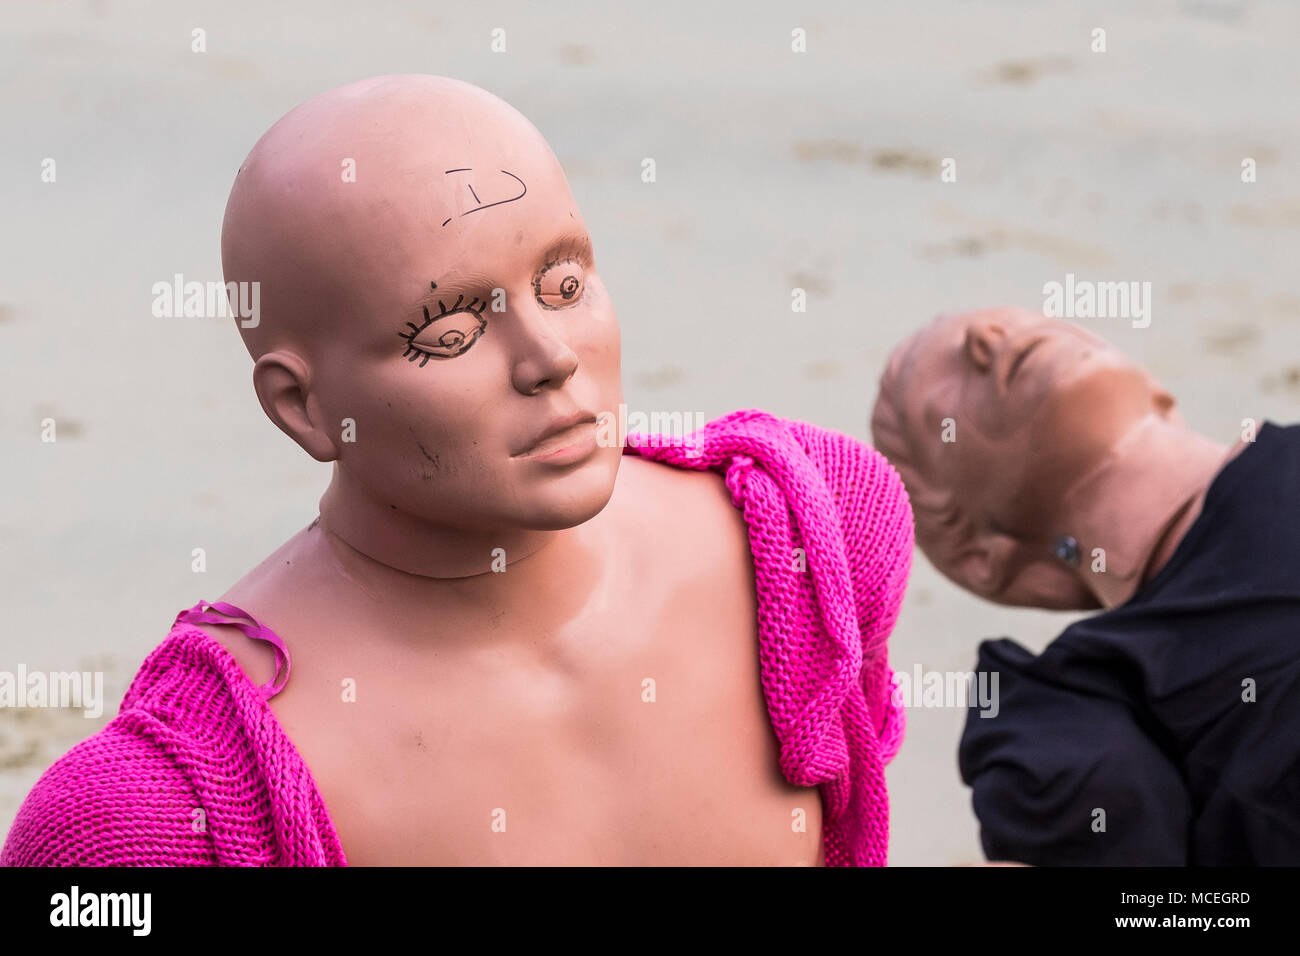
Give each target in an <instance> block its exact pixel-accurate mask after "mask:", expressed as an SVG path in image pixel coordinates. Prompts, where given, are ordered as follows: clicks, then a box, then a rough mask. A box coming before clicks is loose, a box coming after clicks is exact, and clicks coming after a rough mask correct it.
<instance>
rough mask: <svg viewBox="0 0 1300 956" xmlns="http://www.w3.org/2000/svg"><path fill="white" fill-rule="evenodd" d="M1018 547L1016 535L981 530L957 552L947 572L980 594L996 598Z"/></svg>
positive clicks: (962, 584)
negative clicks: (950, 570) (949, 570)
mask: <svg viewBox="0 0 1300 956" xmlns="http://www.w3.org/2000/svg"><path fill="white" fill-rule="evenodd" d="M1019 547H1020V545H1019V543H1018V542H1017V541H1016V539H1015V538H1013V537H1011V536H1010V535H1008V534H1003V533H1002V532H1000V531H981V532H979V533H978V534H976V536H975V540H974V541H972V542H971V543H970V544H968V545H967V546H966V547H965V548H963V549H962V552H961V553H960V554H959V555H958V556H957V559H956V561H954V562H953V567H952V575H951V576H952V578H953V579H954V580H955V581H956V582H957V583H958V584H960V585H961V586H962V587H964V588H968V589H969V590H971V591H974V592H975V593H976V594H978V595H980V597H983V598H987V599H988V600H990V601H999V600H1001V598H1000V595H1001V593H1002V591H1003V588H1004V587H1005V586H1006V581H1007V577H1008V574H1009V572H1010V570H1011V562H1012V560H1013V559H1014V556H1015V553H1016V550H1017V549H1018V548H1019Z"/></svg>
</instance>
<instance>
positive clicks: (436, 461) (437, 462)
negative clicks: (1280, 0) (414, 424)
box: [415, 438, 442, 478]
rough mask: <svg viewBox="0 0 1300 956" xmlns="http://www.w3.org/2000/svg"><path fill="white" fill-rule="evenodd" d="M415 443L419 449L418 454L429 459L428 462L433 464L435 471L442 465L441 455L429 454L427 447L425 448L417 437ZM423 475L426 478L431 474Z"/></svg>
mask: <svg viewBox="0 0 1300 956" xmlns="http://www.w3.org/2000/svg"><path fill="white" fill-rule="evenodd" d="M415 445H416V447H417V448H419V449H420V454H421V455H423V456H424V457H425V458H427V459H428V460H429V463H430V464H432V465H433V469H434V471H437V470H438V469H439V468H441V467H442V465H441V456H439V455H431V454H429V449H427V448H425V447H424V443H423V442H421V441H420V440H419V439H418V438H417V439H416V440H415ZM425 477H426V478H428V477H432V476H430V475H426V476H425Z"/></svg>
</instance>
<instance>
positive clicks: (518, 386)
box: [511, 316, 578, 395]
mask: <svg viewBox="0 0 1300 956" xmlns="http://www.w3.org/2000/svg"><path fill="white" fill-rule="evenodd" d="M519 348H520V353H519V358H518V359H517V360H516V362H515V365H514V369H513V371H512V373H511V377H512V381H513V385H514V387H515V390H516V391H518V392H520V393H521V394H524V395H536V394H537V393H538V392H540V391H541V390H542V389H544V388H560V387H561V386H563V385H564V383H565V382H567V381H568V380H569V379H571V378H572V377H573V373H574V372H576V371H577V370H578V356H577V353H576V352H574V351H573V349H571V348H569V345H568V343H566V342H565V341H564V340H563V339H562V338H560V337H559V336H558V335H556V334H555V332H554V331H553V330H552V329H551V328H550V327H549V323H548V322H547V321H546V319H544V318H542V317H540V316H535V317H533V318H531V320H530V321H528V323H527V329H526V331H525V334H523V335H522V336H521V338H520V341H519Z"/></svg>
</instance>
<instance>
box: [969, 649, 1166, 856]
mask: <svg viewBox="0 0 1300 956" xmlns="http://www.w3.org/2000/svg"><path fill="white" fill-rule="evenodd" d="M1036 661H1037V659H1036V658H1035V657H1034V656H1033V655H1032V654H1030V653H1029V651H1027V650H1025V649H1024V648H1023V647H1020V646H1019V645H1018V644H1015V643H1014V642H1012V641H1007V640H1002V641H986V642H984V643H983V644H981V645H980V649H979V664H978V668H977V678H978V673H979V672H985V673H987V674H988V677H986V678H984V679H985V680H986V681H988V685H987V686H988V687H989V688H991V689H992V688H995V689H996V694H995V700H996V707H993V706H986V707H984V708H983V713H985V714H987V716H982V711H981V707H980V705H979V701H978V698H977V696H976V695H971V697H972V699H971V707H970V710H969V711H968V713H967V716H966V729H965V732H964V733H963V734H962V738H961V745H960V749H959V755H958V765H959V768H960V770H961V777H962V781H963V782H964V783H966V784H967V785H968V786H969V787H971V788H972V802H973V804H974V808H975V815H976V816H977V817H978V818H979V821H980V839H981V842H982V843H983V846H984V853H985V855H986V856H987V857H988V858H989V859H990V860H1007V861H1017V862H1021V863H1031V864H1034V865H1036V866H1089V865H1110V866H1185V865H1187V863H1188V854H1189V839H1188V835H1189V832H1190V826H1191V818H1192V807H1191V799H1190V796H1189V794H1188V791H1187V788H1186V786H1185V785H1184V783H1183V780H1182V776H1181V774H1180V773H1179V772H1178V770H1177V768H1176V767H1175V766H1174V765H1173V764H1172V763H1171V762H1170V760H1169V758H1168V756H1167V755H1166V754H1165V752H1164V751H1163V750H1161V748H1160V747H1159V746H1158V745H1157V744H1156V743H1155V741H1153V740H1152V739H1151V738H1150V737H1148V736H1147V735H1146V734H1145V733H1144V732H1143V731H1142V729H1141V727H1140V726H1139V725H1138V723H1137V721H1136V720H1135V719H1134V713H1133V710H1132V709H1131V707H1130V706H1129V705H1128V704H1127V703H1126V702H1125V701H1124V699H1123V697H1122V696H1119V695H1117V696H1115V697H1110V696H1103V695H1098V694H1094V693H1082V692H1080V691H1078V690H1076V689H1073V688H1070V687H1068V686H1065V685H1063V684H1060V683H1056V682H1052V681H1049V680H1046V679H1044V678H1042V677H1041V676H1039V675H1038V674H1036V673H1035V667H1034V664H1035V662H1036ZM1054 663H1055V665H1056V666H1058V667H1059V665H1060V663H1061V662H1060V661H1059V660H1058V661H1055V662H1054ZM994 675H996V684H995V683H994Z"/></svg>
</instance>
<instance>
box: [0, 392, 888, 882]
mask: <svg viewBox="0 0 1300 956" xmlns="http://www.w3.org/2000/svg"><path fill="white" fill-rule="evenodd" d="M656 439H657V436H654V435H637V434H634V435H629V436H628V440H627V448H626V449H625V452H624V453H625V454H636V455H641V456H643V457H646V458H651V459H654V460H657V461H662V462H666V463H668V464H670V465H675V466H677V467H681V468H692V469H697V470H703V469H713V470H715V471H718V472H720V473H722V474H723V475H724V476H725V480H726V484H727V487H728V489H730V491H731V495H732V499H733V501H734V502H735V504H736V506H737V507H738V508H739V509H740V510H741V511H742V513H743V514H744V517H745V520H746V522H747V524H748V526H749V540H750V548H751V551H752V553H753V558H754V569H755V574H756V578H757V601H758V621H759V641H758V645H759V646H758V652H759V658H760V664H761V670H762V679H763V689H764V692H765V694H766V698H767V707H768V713H769V714H770V716H771V720H772V727H773V730H774V731H775V733H776V736H777V739H778V741H779V743H780V755H781V757H780V760H781V770H782V772H783V773H784V774H785V777H786V779H787V780H789V781H790V782H791V783H793V784H796V785H799V786H818V787H819V788H820V789H821V793H822V797H823V803H824V808H825V812H824V814H823V823H822V838H823V842H824V845H825V851H826V864H827V865H828V866H844V865H883V864H884V863H885V856H886V851H887V847H888V839H889V803H888V798H887V795H886V793H885V764H886V763H887V762H888V761H889V760H890V759H891V758H892V757H893V756H894V754H895V753H896V752H897V750H898V747H899V744H900V743H901V742H902V736H903V710H902V709H901V707H899V706H898V705H897V704H896V703H895V702H894V697H893V695H892V694H891V692H890V691H891V689H892V685H891V677H892V674H893V672H892V670H891V669H890V667H889V663H888V659H887V655H886V640H887V638H888V636H889V632H890V630H891V629H892V628H893V625H894V620H895V618H896V617H897V615H898V609H899V604H900V602H901V601H902V597H903V590H904V587H905V586H906V582H907V576H908V572H909V570H910V566H911V555H912V513H911V508H910V506H909V504H908V501H907V495H906V493H905V492H904V490H903V485H902V482H901V481H900V480H899V478H898V475H897V474H896V473H895V472H894V470H893V469H892V468H891V467H890V466H889V464H888V463H887V462H886V461H885V459H884V458H883V457H882V456H881V455H880V454H879V453H877V452H876V451H874V450H873V449H871V448H869V447H867V446H865V445H863V444H861V443H859V442H857V441H855V440H854V439H852V438H849V437H848V436H846V435H842V434H839V433H838V432H833V431H829V430H826V429H822V428H818V427H816V426H813V425H809V424H807V423H805V422H799V421H793V420H787V419H780V418H776V417H774V416H772V415H769V414H768V413H766V412H762V411H757V410H748V411H738V412H733V413H732V414H730V415H727V416H725V417H723V418H719V419H716V420H714V421H712V422H710V423H709V424H708V425H706V426H705V427H704V428H703V429H702V430H700V431H699V432H696V433H695V434H694V436H693V439H694V444H693V446H683V444H681V443H678V444H676V445H673V444H666V443H663V442H659V441H657V440H656ZM207 606H208V605H206V603H204V602H200V604H199V605H196V606H195V607H194V608H191V609H190V610H189V611H186V612H182V614H181V615H178V618H177V622H176V624H175V625H174V626H173V627H172V630H171V632H170V633H169V634H168V636H167V638H166V640H164V641H163V642H162V644H160V645H159V646H158V647H157V648H156V649H155V650H154V651H153V652H152V653H151V654H150V655H149V657H148V658H147V659H146V660H145V662H144V664H143V665H142V666H141V668H140V671H139V672H138V673H137V674H136V676H135V679H134V680H133V681H132V683H131V686H130V688H129V689H128V690H127V692H126V696H125V697H124V698H123V700H122V706H121V708H120V710H119V712H118V715H117V717H116V718H114V719H113V720H112V721H111V722H110V723H109V724H108V726H106V727H105V728H104V729H103V730H102V731H100V732H99V733H98V734H96V735H94V736H93V737H91V738H89V739H88V740H85V741H83V742H82V743H80V744H78V745H77V746H75V747H73V748H72V749H71V750H70V751H68V753H67V754H65V755H64V756H63V757H62V758H60V759H59V760H58V761H57V762H56V763H55V764H54V766H52V767H51V768H50V769H49V770H48V771H46V773H45V774H44V775H43V776H42V777H41V779H40V780H39V781H38V782H37V784H36V786H35V788H33V790H32V792H31V793H30V794H29V795H28V797H27V800H26V801H25V802H24V804H23V805H22V807H21V809H20V810H19V811H18V816H17V818H16V819H15V821H14V825H13V828H12V829H11V830H10V832H9V836H8V839H7V841H6V842H5V846H4V850H3V851H0V864H2V865H11V866H14V865H16V866H35V865H89V866H94V865H146V866H149V865H152V866H159V865H290V866H292V865H316V866H343V865H346V859H345V857H344V853H343V848H342V846H341V845H340V843H339V838H338V835H337V834H336V833H335V830H334V825H333V823H332V822H331V820H330V817H329V813H328V812H327V810H326V808H325V803H324V800H323V799H322V798H321V795H320V793H319V791H318V790H317V788H316V784H315V781H314V780H313V779H312V776H311V774H310V772H309V771H308V770H307V767H306V765H305V764H304V762H303V760H302V758H301V757H300V756H299V754H298V751H297V750H296V749H295V747H294V745H293V743H292V742H290V740H289V738H288V737H287V736H286V735H285V733H284V731H283V729H282V728H281V727H280V725H279V723H278V722H277V720H276V718H275V716H274V714H273V713H272V711H271V708H270V707H269V706H268V705H267V700H268V699H269V698H270V697H271V696H274V694H275V693H276V692H278V690H279V689H280V688H281V687H283V685H284V681H286V680H287V679H288V672H287V668H286V670H285V672H284V674H283V675H279V680H278V682H273V684H271V685H267V686H265V687H261V688H258V687H255V686H253V684H252V682H251V681H249V680H248V678H247V677H246V676H245V675H244V672H243V671H242V670H241V669H240V667H239V665H238V664H237V663H236V662H235V659H234V658H233V657H232V656H231V655H230V653H229V652H228V651H226V649H225V648H224V647H222V646H221V645H220V644H219V643H217V642H216V641H214V640H213V639H212V638H211V637H209V636H208V635H207V634H206V633H204V632H203V631H202V630H200V629H199V628H197V627H195V626H193V623H187V622H188V621H201V620H212V619H214V618H211V617H210V616H208V615H207V614H205V613H204V609H205V608H206V607H207ZM227 610H229V611H237V609H234V608H229V607H228V606H227ZM216 619H219V618H216ZM249 630H250V632H251V633H253V634H254V636H260V637H264V638H265V639H268V640H271V641H272V642H273V643H276V644H277V645H279V647H280V649H281V650H284V649H283V645H282V644H280V643H279V639H278V638H277V637H276V636H275V635H274V634H273V633H271V632H270V631H269V629H266V628H262V627H260V626H258V625H256V624H254V625H253V626H250V628H249ZM259 630H260V631H261V632H263V633H258V631H259ZM282 657H283V660H284V662H285V663H286V665H287V663H288V658H287V650H284V654H283V655H282Z"/></svg>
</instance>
